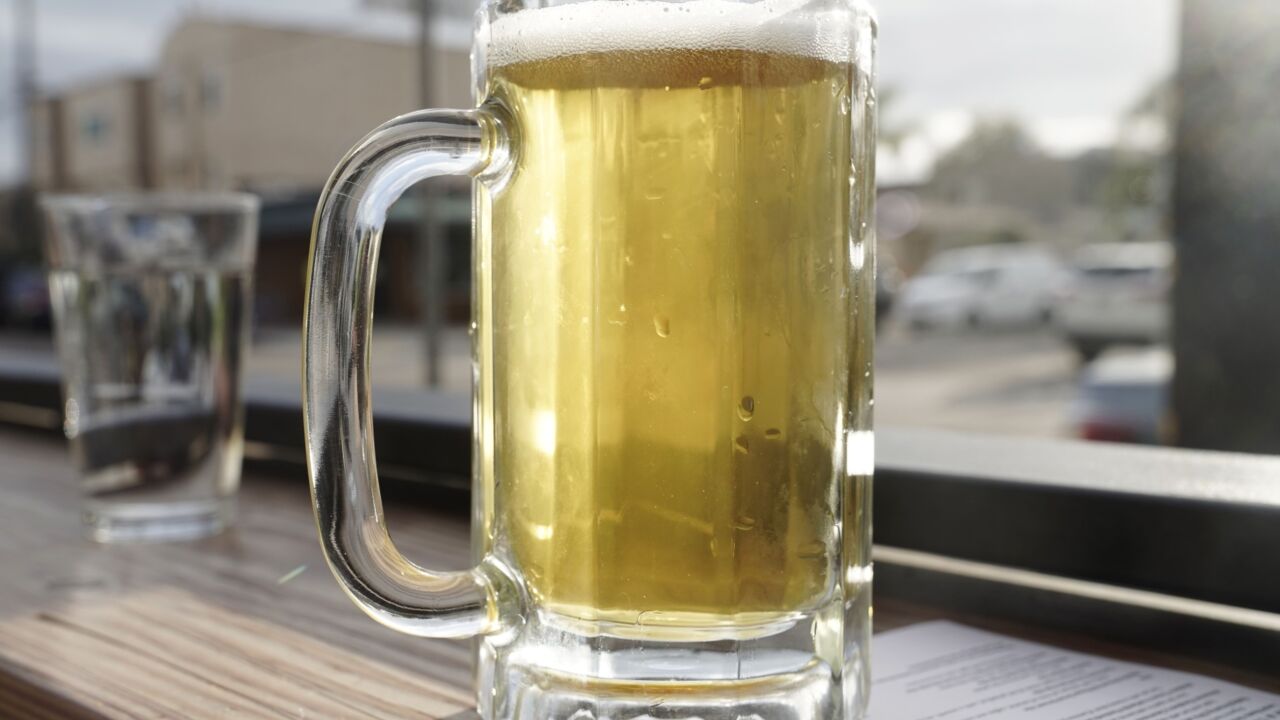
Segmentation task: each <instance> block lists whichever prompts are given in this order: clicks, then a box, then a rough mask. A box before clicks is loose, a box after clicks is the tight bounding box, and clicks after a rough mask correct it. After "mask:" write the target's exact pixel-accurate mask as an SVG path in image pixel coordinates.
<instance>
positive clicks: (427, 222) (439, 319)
mask: <svg viewBox="0 0 1280 720" xmlns="http://www.w3.org/2000/svg"><path fill="white" fill-rule="evenodd" d="M418 10H419V13H420V14H419V22H420V30H419V31H420V33H421V34H420V37H419V43H418V53H419V55H418V74H419V78H420V79H419V82H420V90H421V103H422V107H424V108H429V107H431V106H432V104H433V103H434V102H435V98H436V94H435V82H434V77H433V75H434V73H435V64H434V62H433V58H432V42H431V29H432V26H433V23H434V19H435V17H434V16H435V2H434V0H418ZM434 198H435V193H434V192H432V188H431V187H430V183H423V184H422V185H420V186H419V187H418V189H417V200H418V233H417V235H418V257H419V265H418V268H419V272H418V283H419V287H420V295H419V297H420V298H421V302H420V308H419V309H420V312H421V313H422V327H423V340H424V341H425V347H424V351H425V357H424V362H425V363H426V368H425V370H426V378H425V379H426V382H427V385H428V386H429V387H437V386H439V385H440V330H441V325H442V324H443V320H444V297H445V288H444V282H445V270H444V269H445V267H446V258H445V247H444V242H443V240H442V237H441V235H442V232H441V228H440V223H439V222H437V218H436V216H435V206H434V203H433V202H432V201H433V199H434Z"/></svg>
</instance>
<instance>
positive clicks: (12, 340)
mask: <svg viewBox="0 0 1280 720" xmlns="http://www.w3.org/2000/svg"><path fill="white" fill-rule="evenodd" d="M300 336H301V333H300V332H299V331H298V330H295V329H292V328H272V329H268V330H264V331H261V332H260V333H259V334H258V336H257V337H256V338H255V339H254V343H253V346H252V350H251V351H250V360H249V373H250V377H251V378H252V379H253V381H255V382H263V381H272V380H275V381H277V382H281V383H288V384H293V383H296V382H297V377H298V368H299V366H300V364H301V361H300V357H299V353H300V341H301V340H300ZM442 346H443V352H442V363H441V380H442V386H443V387H444V389H446V390H449V391H453V392H458V393H467V392H469V391H470V390H469V388H470V385H469V383H470V376H471V364H470V346H469V338H468V337H467V332H466V330H465V329H464V328H460V327H451V328H449V329H448V330H446V331H445V332H444V334H443V342H442ZM423 347H424V346H423V343H422V337H421V331H420V330H419V328H417V327H416V326H413V325H383V326H380V327H379V328H378V329H377V330H376V331H375V336H374V343H373V379H374V382H375V383H376V384H378V385H380V386H384V387H386V386H392V387H403V388H416V387H421V386H422V377H423V372H424V365H425V363H424V349H423ZM0 354H3V355H4V356H5V357H7V358H21V359H22V360H23V361H24V362H30V363H35V364H44V363H53V362H56V358H55V357H54V355H53V352H52V346H51V345H50V343H49V341H48V340H47V339H46V338H44V337H42V336H38V335H29V334H28V335H23V334H12V333H10V334H5V335H0ZM877 356H878V359H877V377H876V420H877V421H878V422H879V423H882V424H885V425H906V426H916V427H932V428H944V429H953V430H975V429H980V430H983V431H988V432H998V433H1001V434H1016V435H1035V436H1045V437H1049V436H1060V435H1063V434H1070V433H1071V432H1072V429H1071V423H1070V417H1069V413H1070V408H1071V403H1072V398H1073V397H1074V393H1075V390H1076V377H1077V374H1078V372H1079V363H1078V361H1077V359H1076V357H1075V355H1074V354H1073V353H1072V351H1071V350H1070V348H1068V347H1067V346H1066V345H1065V344H1063V342H1062V341H1061V340H1060V339H1059V338H1058V337H1057V336H1056V335H1055V334H1053V333H1052V332H1050V331H1048V330H1045V329H1043V328H1040V329H1020V330H1016V331H1000V330H988V331H968V332H936V333H928V334H921V333H913V332H911V331H909V330H908V329H906V328H903V327H899V326H896V325H893V326H891V327H888V328H886V329H885V330H884V331H883V332H882V333H881V336H880V338H879V345H878V347H877Z"/></svg>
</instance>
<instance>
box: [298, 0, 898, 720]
mask: <svg viewBox="0 0 1280 720" xmlns="http://www.w3.org/2000/svg"><path fill="white" fill-rule="evenodd" d="M875 32H876V28H875V20H874V16H873V15H872V13H871V12H870V10H869V9H868V8H867V7H866V6H865V5H864V4H862V3H861V2H860V1H859V0H808V1H806V0H762V1H761V2H741V3H740V2H730V1H727V0H690V1H689V2H664V1H662V0H585V1H583V2H554V1H553V2H550V3H541V2H531V3H528V4H525V3H524V2H523V1H522V0H492V1H491V2H489V3H488V4H487V5H486V6H485V7H484V8H482V9H481V10H480V12H479V14H478V21H477V30H476V37H475V45H474V48H475V49H474V52H473V59H474V60H473V64H474V72H475V85H476V93H477V95H478V98H479V107H478V108H477V109H473V110H424V111H420V112H415V113H410V114H408V115H404V116H402V117H399V118H396V119H394V120H391V121H390V122H388V123H387V124H385V125H383V126H382V127H380V128H378V129H377V130H375V131H374V132H373V133H372V134H370V135H369V136H368V137H366V138H365V139H364V140H362V141H361V142H360V143H359V144H358V145H357V146H356V147H355V148H354V149H352V150H351V151H350V153H349V154H348V155H347V156H346V157H345V158H344V159H343V160H342V161H341V164H340V165H339V166H338V168H337V169H336V170H335V172H334V174H333V177H332V178H331V179H330V181H329V183H328V186H327V187H326V189H325V191H324V194H323V196H322V198H321V200H320V206H319V209H318V212H317V218H316V224H315V236H314V239H313V246H312V251H311V252H312V254H311V271H310V272H311V276H310V281H309V290H308V301H307V321H306V322H307V326H306V348H305V354H306V355H305V373H306V378H305V394H306V397H305V413H306V424H307V438H308V440H307V442H308V460H309V469H310V474H311V487H312V494H313V499H314V504H315V513H316V519H317V522H318V523H319V526H320V535H321V540H322V543H323V545H324V551H325V554H326V557H327V560H328V562H329V565H330V567H331V569H332V570H333V572H334V574H335V575H336V577H337V578H338V580H339V581H340V582H341V584H342V585H343V587H344V588H345V589H346V591H347V592H348V593H349V595H350V596H351V598H352V599H353V600H354V601H355V602H356V604H358V605H359V606H360V607H361V608H362V609H363V610H364V611H365V612H367V613H368V614H369V615H371V616H372V617H373V618H374V619H376V620H378V621H380V622H382V623H384V624H386V625H388V626H390V627H392V628H394V629H396V630H400V631H403V632H406V633H410V634H414V635H421V636H431V637H468V636H479V640H478V642H477V644H476V646H477V654H478V659H477V686H478V687H477V698H478V706H479V711H480V714H481V715H482V716H483V717H484V718H486V719H488V720H497V719H503V720H506V719H511V718H522V719H531V720H547V719H549V718H564V719H565V720H568V719H570V718H572V719H573V720H586V719H589V718H596V719H600V720H604V719H605V718H608V719H609V720H625V719H629V718H699V719H701V720H719V719H734V720H737V719H743V720H748V719H750V720H819V719H821V720H833V719H852V718H861V717H863V714H864V709H865V705H866V700H867V690H868V670H867V654H868V649H869V641H870V624H871V620H870V578H871V569H870V482H871V481H870V477H871V472H872V447H873V445H872V435H871V405H872V401H871V346H872V338H873V335H874V305H875V303H874V298H873V294H874V281H873V274H874V252H873V246H874V241H873V229H872V228H873V217H872V211H873V203H874V192H875V191H874V177H873V175H874V159H873V158H874V150H875V121H874V105H875V100H874V90H873V87H872V73H873V59H874V44H875ZM441 175H467V176H471V177H472V178H474V179H475V183H474V186H475V205H474V207H475V211H474V212H475V220H474V228H475V239H474V251H473V267H474V277H473V283H474V295H473V300H474V302H473V313H474V328H475V333H474V339H473V355H474V408H475V410H474V452H473V458H474V460H473V468H474V469H473V474H474V507H475V513H474V522H475V528H474V531H475V532H474V536H475V544H476V547H475V555H476V563H477V564H476V565H475V567H474V568H473V569H471V570H467V571H462V572H438V571H432V570H429V569H425V568H422V567H419V566H417V565H415V564H413V563H412V562H410V561H409V560H408V559H406V558H405V557H404V556H403V555H401V553H400V552H399V551H398V550H397V549H396V548H395V546H394V545H393V544H392V543H391V541H390V540H389V538H388V535H387V531H386V528H385V526H384V524H383V513H382V507H381V501H380V499H379V494H378V485H377V475H376V470H375V461H374V451H373V445H372V438H371V427H370V424H371V421H370V412H371V410H370V406H369V397H370V392H369V358H368V354H369V342H370V325H371V319H372V318H371V312H372V297H373V293H372V288H373V278H374V274H375V267H374V266H375V262H376V257H377V250H378V242H379V238H380V235H381V232H382V227H383V223H384V220H385V216H386V212H387V208H388V206H390V205H391V203H392V202H394V201H395V200H396V198H397V197H398V196H399V195H400V194H401V193H402V192H403V191H404V190H405V189H406V188H408V187H410V186H411V185H413V184H414V183H417V182H419V181H422V180H424V179H427V178H432V177H438V176H441Z"/></svg>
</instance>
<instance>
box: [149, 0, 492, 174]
mask: <svg viewBox="0 0 1280 720" xmlns="http://www.w3.org/2000/svg"><path fill="white" fill-rule="evenodd" d="M159 66H160V68H161V72H160V75H159V77H158V78H157V82H156V98H155V103H154V107H155V129H156V133H157V135H156V136H157V163H158V168H159V178H160V184H161V186H163V187H173V188H216V189H222V188H235V189H250V190H257V191H262V192H271V191H289V190H296V189H302V188H306V189H314V188H317V187H319V186H320V185H322V184H323V183H324V181H325V180H326V179H327V178H328V176H329V173H330V172H331V171H332V169H333V167H334V165H335V164H336V163H337V161H338V160H339V158H340V157H341V156H342V153H343V152H345V151H346V150H347V149H348V148H349V147H351V145H353V144H354V143H355V142H356V141H358V140H359V139H360V138H361V137H363V136H364V135H365V134H366V133H367V132H368V131H370V130H372V129H373V128H374V127H376V126H377V125H378V124H380V123H382V122H383V121H385V120H387V119H389V118H391V117H394V116H396V115H399V114H402V113H405V112H409V111H411V110H414V109H416V108H418V107H419V106H420V103H419V102H418V71H417V66H418V54H417V48H416V47H415V46H414V45H413V44H411V43H406V42H396V41H388V40H379V39H370V38H366V37H357V36H352V35H341V34H332V33H322V32H313V31H306V30H297V29H284V28H274V27H263V26H257V25H248V24H240V23H232V22H223V21H214V20H207V19H197V20H191V21H188V22H186V23H184V24H183V25H181V26H180V27H179V28H178V29H177V30H175V31H174V33H173V34H172V35H171V36H170V38H169V40H168V42H167V43H166V45H165V48H164V50H163V52H162V54H161V58H160V65H159ZM469 67H470V63H469V59H468V54H467V53H466V52H465V51H461V50H438V51H437V60H436V62H434V63H433V71H434V74H435V77H436V88H437V89H438V91H439V97H438V99H437V101H436V104H439V105H442V106H444V107H467V106H468V105H470V70H469Z"/></svg>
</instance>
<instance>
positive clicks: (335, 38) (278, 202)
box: [33, 17, 471, 322]
mask: <svg viewBox="0 0 1280 720" xmlns="http://www.w3.org/2000/svg"><path fill="white" fill-rule="evenodd" d="M419 58H420V55H419V48H418V46H417V44H416V42H415V41H414V39H413V38H412V37H396V38H388V37H379V36H371V35H369V34H367V33H366V34H361V33H358V32H355V31H342V30H334V29H315V28H305V27H290V26H282V25H267V24H262V23H260V22H257V21H254V22H244V21H237V20H226V19H215V18H203V17H193V18H191V19H188V20H186V21H185V22H183V23H182V24H181V25H179V26H178V27H177V28H175V29H174V31H173V32H172V33H171V34H170V36H169V38H168V39H167V41H166V42H165V44H164V47H163V49H162V51H161V53H160V57H159V59H158V62H157V66H156V70H155V73H154V74H153V75H151V76H148V77H132V76H131V77H119V78H109V79H104V80H101V81H98V82H94V83H91V84H85V85H80V86H76V87H72V88H69V89H66V90H64V91H62V92H58V93H56V94H51V95H47V96H45V97H43V98H41V99H40V100H39V101H38V102H37V103H36V106H35V108H34V111H33V116H34V128H33V135H34V141H35V148H34V150H35V152H34V155H35V158H34V167H33V180H34V183H35V185H36V187H37V189H39V190H43V191H56V192H111V191H122V190H243V191H249V192H255V193H258V194H259V195H261V196H262V197H263V199H264V207H263V222H262V228H263V232H262V238H261V239H262V242H261V243H260V251H259V261H258V264H259V272H258V276H259V277H258V282H257V283H256V286H257V288H258V289H259V290H258V292H259V298H258V306H259V317H260V318H263V319H265V320H267V321H268V322H271V321H277V322H294V321H296V320H297V319H298V318H300V316H301V309H302V296H303V293H302V283H303V280H304V278H303V275H304V273H305V265H306V262H305V260H306V252H307V248H308V244H309V235H310V228H311V214H312V211H313V210H314V207H315V202H316V199H317V198H318V194H319V191H320V188H321V187H322V186H323V185H324V183H325V181H326V180H327V179H328V177H329V173H330V172H331V171H332V170H333V167H334V165H336V164H337V162H338V160H339V159H340V158H341V156H342V154H343V153H344V152H345V151H346V150H347V149H348V148H350V147H351V146H352V145H353V144H354V143H355V142H356V141H358V140H359V139H360V138H361V137H363V136H364V135H365V134H366V133H368V132H369V131H370V130H372V129H373V128H374V127H376V126H378V125H379V124H380V123H382V122H384V121H385V120H387V119H389V118H391V117H394V116H396V115H400V114H403V113H406V112H409V111H412V110H415V109H417V108H419V107H422V102H421V97H420V93H421V90H420V88H421V84H420V78H419V70H418V68H419ZM429 72H431V73H432V82H431V87H432V88H433V91H434V93H435V97H432V98H429V100H430V105H433V106H436V107H467V106H469V105H470V104H471V99H470V59H469V55H468V51H467V48H466V45H465V40H464V42H463V43H460V44H459V46H458V47H448V46H441V45H439V44H437V45H436V46H435V47H434V48H433V53H432V56H431V61H430V63H429ZM435 187H436V188H437V189H438V193H437V195H438V201H437V202H436V210H437V217H438V219H439V220H440V221H441V222H443V223H444V224H445V226H446V229H445V235H446V237H447V238H449V240H450V244H451V245H452V246H453V247H452V248H451V249H452V250H453V252H452V253H451V254H452V255H453V256H454V257H455V258H456V260H455V261H454V262H451V263H450V265H451V268H450V271H449V273H448V275H449V276H450V279H451V292H450V293H449V303H450V305H451V310H452V314H453V315H455V316H456V315H458V314H459V313H465V312H466V310H465V307H466V303H467V294H468V290H467V282H468V277H467V274H466V272H465V267H466V266H467V263H468V261H469V256H468V255H467V253H468V252H469V239H468V236H469V231H468V228H469V223H470V210H469V206H468V204H467V203H466V202H465V195H466V192H467V187H468V185H467V183H465V182H453V183H449V182H448V181H447V180H446V181H442V182H438V183H436V185H435ZM415 201H416V198H406V199H405V200H404V201H402V203H400V204H399V206H398V207H397V208H396V212H394V213H393V216H392V218H391V220H390V222H389V223H388V227H387V231H386V233H385V235H384V239H383V263H382V264H383V267H384V272H383V273H382V274H381V277H380V287H379V301H378V305H379V310H381V311H383V313H384V317H387V316H389V317H392V318H395V317H400V318H403V319H408V318H411V317H413V316H415V315H416V314H417V304H418V297H419V295H418V292H417V291H416V289H415V287H414V281H413V269H414V267H415V262H414V257H415V253H414V247H413V246H414V237H415V235H414V230H413V220H414V218H416V215H417V213H416V210H415V209H413V208H411V207H409V206H410V205H411V204H412V203H413V202H415ZM453 266H460V267H462V268H463V271H462V272H458V268H457V267H453ZM459 276H460V277H459Z"/></svg>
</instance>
